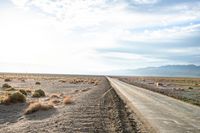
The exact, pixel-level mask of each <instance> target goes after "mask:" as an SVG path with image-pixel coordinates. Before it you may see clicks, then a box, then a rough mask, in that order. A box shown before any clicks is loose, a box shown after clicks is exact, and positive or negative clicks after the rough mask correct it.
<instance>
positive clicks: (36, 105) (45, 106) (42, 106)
mask: <svg viewBox="0 0 200 133" xmlns="http://www.w3.org/2000/svg"><path fill="white" fill-rule="evenodd" d="M53 108H54V106H53V105H52V104H50V103H41V102H32V103H30V104H29V106H28V107H27V108H26V109H25V111H24V114H25V115H28V114H31V113H34V112H37V111H39V110H45V111H46V110H50V109H53Z"/></svg>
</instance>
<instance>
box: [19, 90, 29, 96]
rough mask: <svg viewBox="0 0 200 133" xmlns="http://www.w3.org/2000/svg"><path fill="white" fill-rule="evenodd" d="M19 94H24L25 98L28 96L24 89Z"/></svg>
mask: <svg viewBox="0 0 200 133" xmlns="http://www.w3.org/2000/svg"><path fill="white" fill-rule="evenodd" d="M19 92H21V93H22V94H24V95H25V96H27V92H26V90H24V89H19Z"/></svg>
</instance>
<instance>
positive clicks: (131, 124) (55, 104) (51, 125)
mask: <svg viewBox="0 0 200 133" xmlns="http://www.w3.org/2000/svg"><path fill="white" fill-rule="evenodd" d="M38 132H40V133H62V132H63V133H64V132H65V133H66V132H67V133H68V132H69V133H72V132H73V133H74V132H86V133H88V132H101V133H102V132H104V133H106V132H127V133H129V132H145V129H143V127H142V124H141V123H140V122H139V121H138V120H137V117H136V116H135V115H134V113H131V112H130V111H129V109H127V108H126V105H125V104H124V103H123V102H122V100H120V98H119V97H118V96H117V94H116V93H115V91H114V90H113V89H112V88H111V86H110V84H109V82H108V81H107V79H106V78H105V77H103V76H102V77H101V76H74V75H71V76H70V75H42V74H3V73H2V74H0V133H38Z"/></svg>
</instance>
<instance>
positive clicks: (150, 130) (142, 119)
mask: <svg viewBox="0 0 200 133" xmlns="http://www.w3.org/2000/svg"><path fill="white" fill-rule="evenodd" d="M106 78H107V79H108V81H109V83H110V85H111V86H112V87H113V89H114V90H115V92H116V93H117V95H118V96H119V97H120V99H121V100H123V101H124V103H125V104H126V105H127V106H128V108H130V109H131V111H132V112H133V113H134V114H136V117H137V119H138V120H139V121H140V122H141V123H142V126H143V127H144V128H145V130H146V131H147V132H148V133H158V130H157V129H156V128H155V127H152V126H151V124H150V123H149V122H148V120H147V119H146V118H145V117H143V115H142V114H141V113H140V111H139V110H138V109H137V108H135V106H134V105H133V104H131V101H129V99H128V98H126V96H124V95H123V94H122V93H121V92H120V91H119V90H118V89H117V88H116V86H115V85H114V84H113V83H112V82H111V81H110V78H109V77H106Z"/></svg>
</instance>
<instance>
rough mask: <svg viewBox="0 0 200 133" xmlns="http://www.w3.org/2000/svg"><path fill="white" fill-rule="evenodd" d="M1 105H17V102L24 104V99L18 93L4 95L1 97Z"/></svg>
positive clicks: (23, 96) (22, 95)
mask: <svg viewBox="0 0 200 133" xmlns="http://www.w3.org/2000/svg"><path fill="white" fill-rule="evenodd" d="M0 100H1V101H0V102H1V103H2V104H11V103H18V102H26V97H25V95H24V94H22V93H21V92H19V91H15V92H13V93H5V94H4V95H3V96H1V99H0Z"/></svg>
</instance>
